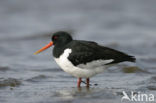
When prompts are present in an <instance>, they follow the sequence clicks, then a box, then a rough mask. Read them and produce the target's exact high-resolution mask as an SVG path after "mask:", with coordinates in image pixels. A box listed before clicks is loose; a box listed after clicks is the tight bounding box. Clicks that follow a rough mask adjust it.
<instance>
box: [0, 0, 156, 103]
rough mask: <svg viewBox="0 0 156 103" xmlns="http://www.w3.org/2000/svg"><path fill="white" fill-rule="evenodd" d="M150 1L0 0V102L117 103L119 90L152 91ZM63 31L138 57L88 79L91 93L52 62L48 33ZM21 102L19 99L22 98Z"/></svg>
mask: <svg viewBox="0 0 156 103" xmlns="http://www.w3.org/2000/svg"><path fill="white" fill-rule="evenodd" d="M155 5H156V1H155V0H0V103H21V102H22V103H31V102H32V103H43V102H44V103H53V102H54V103H61V102H71V103H79V102H89V103H94V102H95V101H96V102H99V103H120V99H121V97H122V95H121V94H122V93H121V92H122V91H123V90H126V91H128V92H130V91H132V90H133V91H143V92H145V93H153V94H155V95H156V92H155V90H156V86H155V83H156V76H155V73H156V55H155V52H156V29H155V28H156V20H155V19H156V6H155ZM60 30H61V31H62V30H63V31H67V32H69V33H71V34H72V36H73V38H75V39H82V40H92V41H96V42H98V43H99V44H101V45H105V46H108V47H111V48H115V49H117V50H121V51H123V52H126V53H128V54H130V55H134V56H135V57H136V58H137V63H136V64H133V63H123V64H119V65H118V66H116V67H112V68H109V69H108V70H106V72H105V73H103V74H99V75H97V76H95V77H93V78H92V79H91V81H92V84H94V83H97V84H98V86H92V87H91V88H90V91H89V92H88V91H86V89H85V88H84V90H83V89H82V91H78V90H77V88H76V78H73V77H72V76H70V75H69V74H67V73H65V72H63V71H62V70H61V69H60V68H59V67H58V65H57V64H56V63H55V62H54V60H53V57H52V55H51V54H52V48H51V49H49V50H47V51H45V52H43V53H41V54H39V55H33V53H34V52H35V51H36V50H38V49H39V48H41V47H42V46H44V45H45V44H47V43H49V41H50V40H51V35H52V33H54V32H56V31H60ZM25 99H26V101H23V100H25Z"/></svg>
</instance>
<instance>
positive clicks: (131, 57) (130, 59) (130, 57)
mask: <svg viewBox="0 0 156 103" xmlns="http://www.w3.org/2000/svg"><path fill="white" fill-rule="evenodd" d="M128 61H130V62H135V61H136V58H135V57H134V56H128Z"/></svg>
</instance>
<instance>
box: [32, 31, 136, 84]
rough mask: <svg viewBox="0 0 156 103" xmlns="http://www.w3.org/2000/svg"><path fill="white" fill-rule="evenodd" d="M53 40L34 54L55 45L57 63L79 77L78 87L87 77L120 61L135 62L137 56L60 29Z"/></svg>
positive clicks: (54, 53) (54, 54)
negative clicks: (73, 36)
mask: <svg viewBox="0 0 156 103" xmlns="http://www.w3.org/2000/svg"><path fill="white" fill-rule="evenodd" d="M51 39H52V41H51V42H50V43H49V44H48V45H46V46H45V47H43V48H41V49H40V50H38V51H37V52H35V53H34V54H38V53H40V52H42V51H44V50H45V49H47V48H49V47H51V46H52V45H54V48H53V56H54V59H55V61H56V63H57V64H58V65H59V66H60V67H61V68H62V69H63V70H64V71H65V72H67V73H69V74H71V75H72V76H74V77H77V78H78V82H77V87H80V86H81V82H82V79H81V78H86V86H87V87H89V78H90V77H92V76H94V75H96V74H99V73H101V72H103V71H104V69H106V68H108V67H110V66H112V65H115V64H117V63H120V62H125V61H129V62H135V57H134V56H130V55H127V54H126V53H123V52H120V51H117V50H114V49H111V48H108V47H104V46H101V45H98V44H97V43H95V42H92V41H82V40H73V38H72V37H71V36H70V34H69V33H67V32H64V31H59V32H56V33H54V34H53V36H52V38H51Z"/></svg>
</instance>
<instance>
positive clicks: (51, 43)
mask: <svg viewBox="0 0 156 103" xmlns="http://www.w3.org/2000/svg"><path fill="white" fill-rule="evenodd" d="M52 45H53V42H52V41H51V42H50V43H49V44H47V45H46V46H44V47H43V48H41V49H40V50H38V51H36V52H35V53H34V55H36V54H38V53H40V52H42V51H44V50H46V49H48V48H49V47H51V46H52Z"/></svg>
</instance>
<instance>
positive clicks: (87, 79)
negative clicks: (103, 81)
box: [86, 78, 89, 87]
mask: <svg viewBox="0 0 156 103" xmlns="http://www.w3.org/2000/svg"><path fill="white" fill-rule="evenodd" d="M86 83H87V84H86V86H87V87H89V78H86Z"/></svg>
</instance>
